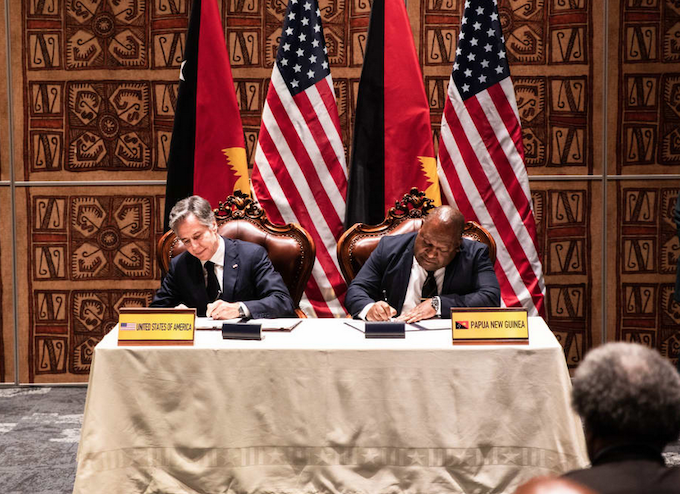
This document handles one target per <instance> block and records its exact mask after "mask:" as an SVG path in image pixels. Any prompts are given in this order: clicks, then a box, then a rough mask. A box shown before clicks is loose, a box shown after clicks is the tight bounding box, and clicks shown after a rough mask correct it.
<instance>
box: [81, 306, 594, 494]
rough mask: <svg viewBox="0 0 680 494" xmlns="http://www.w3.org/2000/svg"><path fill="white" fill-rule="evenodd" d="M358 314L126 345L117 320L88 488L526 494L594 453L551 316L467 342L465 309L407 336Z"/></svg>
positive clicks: (100, 388)
mask: <svg viewBox="0 0 680 494" xmlns="http://www.w3.org/2000/svg"><path fill="white" fill-rule="evenodd" d="M347 322H348V321H342V320H315V319H309V320H305V321H304V322H303V323H302V324H301V325H299V326H298V327H296V328H295V329H294V330H293V332H291V333H265V337H264V339H263V340H262V341H242V340H222V338H221V333H220V332H219V331H198V332H197V333H196V339H195V344H194V346H192V347H178V346H162V347H158V346H157V347H148V346H147V347H119V346H118V345H117V330H116V329H114V330H113V331H112V332H111V333H109V334H108V335H107V336H106V337H105V338H104V339H103V340H102V342H101V343H100V344H99V345H97V347H96V348H95V355H94V362H93V366H92V371H91V373H90V384H89V388H88V395H87V402H86V406H85V416H84V423H83V428H82V435H81V441H80V448H79V451H78V471H77V475H76V482H75V487H74V492H76V493H83V494H92V493H98V492H111V493H126V494H129V493H137V492H139V493H147V494H149V493H164V494H172V493H185V492H190V493H193V492H200V493H241V492H258V493H319V492H338V493H340V492H341V493H397V492H408V493H420V492H428V493H438V492H446V493H449V492H465V493H477V492H479V493H482V492H484V493H486V492H513V491H514V489H515V488H516V486H517V485H519V484H520V483H522V482H524V481H526V480H527V479H529V478H531V477H533V476H535V475H544V474H560V473H562V472H565V471H567V470H570V469H573V468H579V467H583V466H585V465H586V464H587V457H586V452H585V445H584V438H583V432H582V429H581V423H580V421H579V419H578V418H577V417H576V416H575V415H574V413H573V412H572V411H571V409H570V406H569V392H570V389H571V384H570V380H569V373H568V370H567V366H566V363H565V360H564V354H563V351H562V348H561V347H560V345H559V344H558V342H557V340H556V339H555V338H554V336H553V335H552V333H551V332H550V330H549V329H548V327H547V326H546V325H545V323H544V322H543V320H542V319H540V318H530V324H529V331H530V344H529V345H505V346H502V345H484V346H455V347H454V346H453V345H452V344H451V331H450V321H438V322H434V323H433V324H434V325H435V326H437V325H439V326H441V327H448V328H449V329H448V331H447V330H440V331H414V332H408V333H407V334H406V338H405V339H401V340H396V339H380V340H376V339H373V340H371V339H369V340H367V339H364V335H363V334H361V333H360V332H359V331H357V330H356V329H353V328H350V327H349V326H347ZM350 323H351V324H353V325H356V326H360V325H361V323H359V322H356V321H351V322H350ZM431 324H432V323H431ZM447 325H448V326H447Z"/></svg>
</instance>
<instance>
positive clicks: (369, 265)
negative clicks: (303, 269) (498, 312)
mask: <svg viewBox="0 0 680 494" xmlns="http://www.w3.org/2000/svg"><path fill="white" fill-rule="evenodd" d="M464 226H465V219H464V217H463V215H462V214H461V212H460V211H458V210H457V209H456V208H454V207H452V206H440V207H438V208H435V209H434V210H433V211H432V212H431V213H430V214H429V215H427V216H426V217H425V219H424V221H423V224H422V226H421V228H420V230H418V232H417V233H407V234H403V235H393V236H385V237H383V238H382V239H381V240H380V242H379V243H378V246H377V247H376V249H375V250H374V251H373V252H372V253H371V255H370V256H369V258H368V260H367V261H366V264H364V266H363V267H362V268H361V270H360V271H359V273H358V274H357V276H356V278H354V280H352V282H351V283H350V286H349V288H348V289H347V295H346V297H345V305H346V307H347V309H348V311H349V312H350V314H352V316H354V317H360V318H362V319H366V320H368V321H381V320H388V319H390V318H392V317H395V316H397V319H399V320H403V321H406V322H417V321H419V320H422V319H429V318H432V317H436V316H441V317H448V315H449V314H450V309H451V307H498V306H499V305H500V287H499V285H498V279H497V278H496V273H495V272H494V269H493V264H492V263H491V261H490V259H489V249H488V247H487V246H486V245H484V244H482V243H480V242H475V241H472V240H468V239H463V238H462V233H463V228H464ZM429 277H434V278H435V280H436V285H437V286H436V292H430V291H428V290H425V286H424V285H425V284H424V283H423V282H427V279H428V278H429ZM414 278H415V279H416V280H417V282H414ZM432 288H434V287H432ZM426 293H427V294H426ZM431 294H434V295H431Z"/></svg>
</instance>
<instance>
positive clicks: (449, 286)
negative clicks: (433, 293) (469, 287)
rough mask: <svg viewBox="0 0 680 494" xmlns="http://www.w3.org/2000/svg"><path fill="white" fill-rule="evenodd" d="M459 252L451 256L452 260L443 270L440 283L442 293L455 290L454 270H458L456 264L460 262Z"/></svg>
mask: <svg viewBox="0 0 680 494" xmlns="http://www.w3.org/2000/svg"><path fill="white" fill-rule="evenodd" d="M460 248H461V250H462V249H463V245H462V244H461V247H460ZM461 255H462V254H461V252H460V251H459V252H458V254H456V256H455V257H454V258H453V260H452V261H451V262H450V263H449V265H448V266H446V271H444V283H442V293H453V292H455V291H456V286H455V283H454V281H455V279H456V272H457V271H458V265H459V264H460V259H461Z"/></svg>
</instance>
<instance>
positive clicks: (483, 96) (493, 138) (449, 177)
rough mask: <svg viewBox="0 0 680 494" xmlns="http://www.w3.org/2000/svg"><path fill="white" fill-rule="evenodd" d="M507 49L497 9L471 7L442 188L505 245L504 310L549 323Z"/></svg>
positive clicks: (456, 72)
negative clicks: (521, 309) (515, 308)
mask: <svg viewBox="0 0 680 494" xmlns="http://www.w3.org/2000/svg"><path fill="white" fill-rule="evenodd" d="M504 42H505V40H504V39H503V33H502V31H501V24H500V20H499V16H498V10H497V8H496V1H495V0H468V1H466V2H465V11H464V14H463V19H462V20H461V30H460V35H459V37H458V46H457V48H456V59H455V63H454V64H453V72H452V74H451V78H450V80H449V90H448V98H447V101H446V104H445V106H444V116H443V118H442V126H441V140H440V145H439V180H440V185H441V187H442V192H443V194H444V196H445V197H446V199H447V200H448V201H449V203H452V204H454V203H455V204H456V205H457V206H458V208H459V209H460V210H461V212H462V213H463V214H464V215H465V217H466V219H472V220H475V221H477V222H479V223H480V224H482V225H483V226H484V227H486V228H487V229H488V230H489V231H491V233H492V234H493V236H494V239H495V240H496V242H497V243H498V247H499V248H498V262H497V263H496V266H495V269H496V275H497V276H498V281H499V283H500V285H501V295H502V298H503V302H504V304H505V305H506V306H523V307H526V308H527V309H528V310H529V313H530V314H534V315H535V314H540V315H543V313H544V305H543V304H544V296H545V285H544V283H543V269H542V266H541V261H540V259H539V257H538V244H537V241H536V223H535V220H534V215H533V211H532V206H531V195H530V191H529V179H528V176H527V171H526V167H525V164H524V148H523V146H522V129H521V126H520V120H519V112H518V111H517V102H516V100H515V92H514V89H513V87H512V81H511V79H510V68H509V66H508V61H507V55H506V52H505V45H504Z"/></svg>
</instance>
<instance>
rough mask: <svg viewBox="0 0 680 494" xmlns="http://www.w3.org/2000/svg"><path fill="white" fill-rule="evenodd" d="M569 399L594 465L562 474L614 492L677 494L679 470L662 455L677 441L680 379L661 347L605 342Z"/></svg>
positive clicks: (586, 365) (577, 376)
mask: <svg viewBox="0 0 680 494" xmlns="http://www.w3.org/2000/svg"><path fill="white" fill-rule="evenodd" d="M572 401H573V406H574V409H575V410H576V412H577V413H578V414H579V415H580V416H581V419H582V420H583V423H584V427H585V434H586V446H587V448H588V456H589V457H590V461H591V464H592V467H591V468H587V469H582V470H574V471H571V472H568V473H566V474H565V477H566V478H568V479H571V480H575V481H577V482H579V483H581V484H584V485H586V486H589V487H591V488H593V489H595V490H596V491H597V492H599V493H601V494H609V493H624V492H625V493H628V494H638V493H659V494H667V493H668V494H670V493H680V467H667V466H666V465H665V463H664V459H663V456H662V454H661V453H662V451H663V449H664V448H665V446H666V445H667V444H668V443H670V442H671V441H676V440H678V436H680V375H679V374H678V372H677V371H676V370H675V368H673V365H672V364H671V363H670V362H669V361H668V360H667V359H666V358H664V357H662V356H661V355H660V354H659V353H658V352H657V351H656V350H652V349H650V348H647V347H644V346H642V345H638V344H633V343H623V342H619V343H608V344H606V345H603V346H601V347H599V348H596V349H594V350H592V351H591V352H589V353H588V355H586V358H585V359H584V360H583V362H582V363H581V365H580V366H579V367H578V369H577V370H576V374H575V376H574V382H573V389H572Z"/></svg>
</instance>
